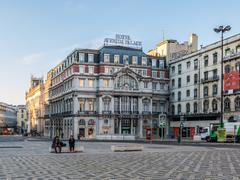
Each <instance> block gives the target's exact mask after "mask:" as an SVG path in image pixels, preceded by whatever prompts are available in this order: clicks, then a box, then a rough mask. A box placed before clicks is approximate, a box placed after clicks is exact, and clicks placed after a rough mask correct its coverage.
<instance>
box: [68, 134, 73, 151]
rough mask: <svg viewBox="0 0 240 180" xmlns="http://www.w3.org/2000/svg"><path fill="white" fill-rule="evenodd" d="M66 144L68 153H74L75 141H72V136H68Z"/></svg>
mask: <svg viewBox="0 0 240 180" xmlns="http://www.w3.org/2000/svg"><path fill="white" fill-rule="evenodd" d="M68 142H69V149H70V152H74V147H75V139H74V137H73V135H71V136H70V138H69V140H68Z"/></svg>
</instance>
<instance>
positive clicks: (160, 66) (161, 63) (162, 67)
mask: <svg viewBox="0 0 240 180" xmlns="http://www.w3.org/2000/svg"><path fill="white" fill-rule="evenodd" d="M159 68H160V69H164V61H163V60H160V61H159Z"/></svg>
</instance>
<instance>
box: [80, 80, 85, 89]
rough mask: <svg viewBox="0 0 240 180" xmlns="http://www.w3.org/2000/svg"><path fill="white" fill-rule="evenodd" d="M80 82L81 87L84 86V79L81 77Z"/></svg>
mask: <svg viewBox="0 0 240 180" xmlns="http://www.w3.org/2000/svg"><path fill="white" fill-rule="evenodd" d="M79 83H80V87H81V88H82V87H84V79H80V80H79Z"/></svg>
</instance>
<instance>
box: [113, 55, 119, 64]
mask: <svg viewBox="0 0 240 180" xmlns="http://www.w3.org/2000/svg"><path fill="white" fill-rule="evenodd" d="M119 62H120V56H119V55H114V63H115V64H119Z"/></svg>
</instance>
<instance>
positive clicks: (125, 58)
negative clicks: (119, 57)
mask: <svg viewBox="0 0 240 180" xmlns="http://www.w3.org/2000/svg"><path fill="white" fill-rule="evenodd" d="M123 63H124V64H125V65H128V64H129V63H128V55H123Z"/></svg>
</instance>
